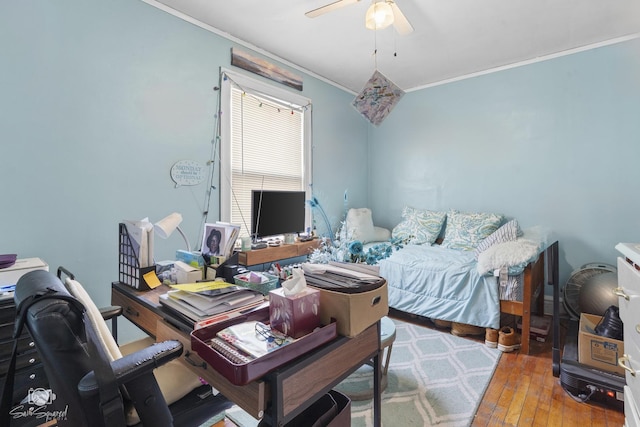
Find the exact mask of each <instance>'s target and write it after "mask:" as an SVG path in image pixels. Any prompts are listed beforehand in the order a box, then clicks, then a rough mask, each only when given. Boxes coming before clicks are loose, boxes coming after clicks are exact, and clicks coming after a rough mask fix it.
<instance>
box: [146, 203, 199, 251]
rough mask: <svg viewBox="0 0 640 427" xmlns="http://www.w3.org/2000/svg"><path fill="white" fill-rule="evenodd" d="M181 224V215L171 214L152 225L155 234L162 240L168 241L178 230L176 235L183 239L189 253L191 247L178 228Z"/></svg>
mask: <svg viewBox="0 0 640 427" xmlns="http://www.w3.org/2000/svg"><path fill="white" fill-rule="evenodd" d="M181 222H182V215H180V214H179V213H177V212H174V213H172V214H171V215H169V216H167V217H165V218H163V219H161V220H160V221H158V222H156V223H155V224H154V225H153V228H154V230H155V231H156V234H157V235H158V236H160V237H161V238H163V239H168V238H169V236H171V234H172V233H173V232H174V231H175V230H178V233H180V235H181V236H182V238H183V239H184V242H185V243H186V244H187V250H188V251H189V252H191V245H190V244H189V240H188V239H187V236H185V235H184V233H183V232H182V230H181V229H180V227H178V225H180V223H181Z"/></svg>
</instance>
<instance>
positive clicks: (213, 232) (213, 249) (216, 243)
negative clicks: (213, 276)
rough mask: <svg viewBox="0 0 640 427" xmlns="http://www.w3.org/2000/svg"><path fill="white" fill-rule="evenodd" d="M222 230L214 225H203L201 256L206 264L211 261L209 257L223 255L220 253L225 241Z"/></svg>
mask: <svg viewBox="0 0 640 427" xmlns="http://www.w3.org/2000/svg"><path fill="white" fill-rule="evenodd" d="M224 231H225V230H224V228H221V227H216V226H214V225H210V226H207V227H205V233H204V239H203V242H202V257H203V258H204V259H205V260H206V261H207V263H208V264H210V263H211V257H217V256H221V255H224V254H223V253H222V252H223V250H224V249H223V244H224V241H225V239H224V237H225V236H224Z"/></svg>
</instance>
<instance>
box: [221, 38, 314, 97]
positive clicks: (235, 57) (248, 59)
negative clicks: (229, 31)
mask: <svg viewBox="0 0 640 427" xmlns="http://www.w3.org/2000/svg"><path fill="white" fill-rule="evenodd" d="M231 65H233V66H236V67H239V68H242V69H244V70H247V71H250V72H252V73H254V74H258V75H259V76H262V77H265V78H267V79H269V80H273V81H275V82H278V83H281V84H283V85H285V86H289V87H291V88H294V89H296V90H300V91H301V90H302V77H301V76H299V75H297V74H294V73H292V72H291V71H289V70H286V69H284V68H282V67H279V66H277V65H275V64H272V63H271V62H269V61H266V60H264V59H261V58H258V57H255V56H252V55H250V54H248V53H247V52H243V51H241V50H239V49H236V48H233V47H232V48H231Z"/></svg>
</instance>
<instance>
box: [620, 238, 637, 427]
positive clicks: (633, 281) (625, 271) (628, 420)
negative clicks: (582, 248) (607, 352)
mask: <svg viewBox="0 0 640 427" xmlns="http://www.w3.org/2000/svg"><path fill="white" fill-rule="evenodd" d="M616 249H618V250H619V251H620V252H621V253H622V254H623V255H624V257H619V258H618V288H617V289H616V293H617V294H618V295H619V297H618V305H619V307H620V319H621V320H622V322H623V324H624V348H625V354H624V355H623V356H622V357H621V358H620V360H619V364H620V366H622V367H624V368H625V379H626V382H627V385H626V386H625V389H624V415H625V425H628V426H638V427H640V418H639V417H638V414H639V413H640V411H639V409H640V400H639V399H640V375H639V374H640V245H639V244H635V243H626V244H625V243H621V244H619V245H617V246H616Z"/></svg>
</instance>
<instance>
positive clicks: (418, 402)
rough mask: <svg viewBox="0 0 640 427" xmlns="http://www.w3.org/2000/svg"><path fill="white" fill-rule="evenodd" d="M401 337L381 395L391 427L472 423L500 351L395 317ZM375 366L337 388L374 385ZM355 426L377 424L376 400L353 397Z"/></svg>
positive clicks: (239, 416) (234, 412)
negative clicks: (355, 399)
mask: <svg viewBox="0 0 640 427" xmlns="http://www.w3.org/2000/svg"><path fill="white" fill-rule="evenodd" d="M393 321H394V323H395V325H396V340H395V342H394V344H393V351H392V353H391V362H390V365H389V372H388V385H387V388H386V390H385V391H384V392H383V394H382V425H383V426H386V427H396V426H403V427H413V426H415V427H423V426H435V425H437V426H442V427H463V426H468V425H470V424H471V422H472V420H473V416H474V415H475V413H476V410H477V408H478V405H479V404H480V401H481V400H482V396H483V395H484V392H485V390H486V388H487V386H488V385H489V382H490V381H491V377H492V376H493V372H494V370H495V368H496V366H497V365H498V360H499V359H500V355H501V352H500V351H499V350H497V349H490V348H488V347H486V346H485V345H484V344H483V343H481V342H478V341H474V340H470V339H466V338H460V337H456V336H453V335H451V334H450V333H448V332H441V331H438V330H434V329H430V328H426V327H422V326H417V325H414V324H411V323H407V322H404V321H400V320H397V319H394V320H393ZM371 374H372V368H370V367H369V366H363V367H362V368H360V369H359V370H358V371H357V372H356V373H354V374H353V375H352V376H350V377H349V378H348V379H346V380H345V381H344V382H343V383H342V384H340V386H339V387H337V389H338V390H341V391H348V390H349V389H351V388H355V389H362V388H363V387H373V383H372V375H371ZM243 413H244V411H242V410H241V409H240V408H237V407H235V408H232V409H230V410H228V411H227V414H228V416H229V418H231V419H233V420H235V421H236V422H237V424H238V425H242V426H243V427H251V426H255V425H257V423H258V421H257V420H255V419H253V418H252V417H251V416H249V415H248V414H246V413H244V414H243ZM351 425H352V426H353V427H369V426H373V410H372V402H371V401H370V400H369V401H361V402H355V401H354V402H351Z"/></svg>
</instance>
